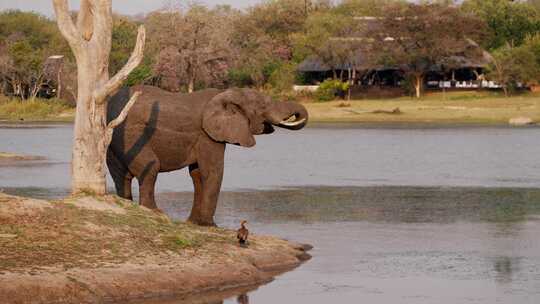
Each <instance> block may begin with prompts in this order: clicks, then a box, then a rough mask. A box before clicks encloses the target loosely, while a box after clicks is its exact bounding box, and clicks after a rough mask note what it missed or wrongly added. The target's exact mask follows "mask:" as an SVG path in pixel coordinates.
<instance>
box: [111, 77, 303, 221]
mask: <svg viewBox="0 0 540 304" xmlns="http://www.w3.org/2000/svg"><path fill="white" fill-rule="evenodd" d="M135 91H142V94H141V96H140V97H139V99H138V100H137V102H136V103H135V105H134V106H133V108H132V109H131V111H130V112H129V114H128V116H127V118H126V120H125V122H124V123H123V124H122V125H120V126H119V127H118V128H116V129H115V131H114V134H113V138H112V142H111V145H110V147H109V150H108V152H107V166H108V167H109V171H110V173H111V176H112V177H113V180H114V183H115V187H116V190H117V192H118V195H120V196H122V197H124V198H127V199H133V197H132V193H131V182H132V179H133V178H134V177H136V178H137V180H138V181H139V193H140V203H141V205H143V206H146V207H148V208H153V209H154V208H157V206H156V203H155V200H154V187H155V183H156V178H157V175H158V173H159V172H169V171H173V170H179V169H182V168H185V167H188V168H189V173H190V175H191V178H192V180H193V185H194V200H193V207H192V210H191V214H190V216H189V221H191V222H193V223H196V224H199V225H207V226H212V225H215V224H214V213H215V210H216V205H217V200H218V196H219V192H220V188H221V181H222V178H223V165H224V153H225V145H226V144H227V143H230V144H236V145H240V146H244V147H252V146H254V145H255V137H254V135H259V134H270V133H272V132H273V131H274V126H278V127H282V128H286V129H290V130H299V129H302V128H303V127H304V126H305V125H306V123H307V120H308V114H307V111H306V109H305V108H304V107H303V106H302V105H300V104H297V103H293V102H276V101H272V100H271V98H270V97H268V96H265V95H263V94H261V93H259V92H258V91H255V90H252V89H229V90H226V91H221V90H217V89H207V90H203V91H198V92H195V93H191V94H178V93H169V92H166V91H163V90H161V89H159V88H156V87H151V86H138V87H133V88H131V89H122V90H121V91H120V92H119V93H117V94H116V95H115V96H113V97H112V101H111V102H109V105H110V106H109V111H108V113H109V117H108V120H109V121H110V120H112V119H114V117H116V116H117V115H118V113H120V110H121V109H122V108H123V107H124V105H125V104H126V103H127V101H128V100H129V97H130V96H131V95H132V93H133V92H135Z"/></svg>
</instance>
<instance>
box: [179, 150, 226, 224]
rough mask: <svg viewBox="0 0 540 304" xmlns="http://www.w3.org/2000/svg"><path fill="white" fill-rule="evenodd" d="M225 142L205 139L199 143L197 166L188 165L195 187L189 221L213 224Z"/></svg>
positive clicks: (221, 174)
mask: <svg viewBox="0 0 540 304" xmlns="http://www.w3.org/2000/svg"><path fill="white" fill-rule="evenodd" d="M224 156H225V144H222V143H216V142H213V141H210V140H208V141H206V142H204V143H202V144H201V145H200V155H199V159H198V162H197V164H198V168H195V167H193V166H191V167H190V174H191V177H192V179H193V184H194V188H195V195H194V202H193V207H192V209H191V214H190V216H189V219H188V220H189V221H190V222H192V223H195V224H197V225H202V226H215V223H214V214H215V213H216V207H217V201H218V198H219V191H220V189H221V181H222V180H223V167H224Z"/></svg>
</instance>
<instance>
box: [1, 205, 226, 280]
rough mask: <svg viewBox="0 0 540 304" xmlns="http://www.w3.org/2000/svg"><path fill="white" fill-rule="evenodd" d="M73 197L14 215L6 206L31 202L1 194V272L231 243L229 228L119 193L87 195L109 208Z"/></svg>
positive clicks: (115, 260)
mask: <svg viewBox="0 0 540 304" xmlns="http://www.w3.org/2000/svg"><path fill="white" fill-rule="evenodd" d="M77 199H81V198H72V199H67V200H65V201H55V202H50V206H45V207H44V208H39V210H34V212H26V213H24V215H21V214H19V215H18V216H13V212H5V211H6V210H12V211H13V209H17V208H22V206H23V205H24V206H26V207H25V208H28V206H29V204H28V203H24V202H22V201H20V202H17V201H16V198H15V197H12V196H7V195H2V194H0V204H11V205H4V207H5V208H4V211H2V208H0V271H17V269H29V268H35V269H39V268H41V267H61V268H64V269H70V268H73V267H92V266H96V265H101V264H103V263H123V262H126V261H128V260H130V259H133V258H135V257H145V256H148V255H160V254H166V255H170V254H173V255H174V254H182V252H183V251H185V250H198V249H201V250H204V249H205V248H211V247H215V246H221V245H223V244H225V243H230V244H234V242H235V239H234V235H233V233H232V232H231V231H228V230H224V229H219V228H204V227H198V226H195V225H191V224H187V223H180V222H173V221H171V220H169V218H167V217H166V216H165V215H162V214H159V213H156V212H153V211H150V210H147V209H145V208H142V207H139V206H138V205H134V204H133V203H131V202H128V201H125V200H122V199H120V198H118V197H113V196H109V197H106V198H95V197H93V198H88V199H90V200H94V201H96V204H105V207H106V205H107V204H109V205H110V207H111V208H109V209H110V210H95V209H88V208H80V207H78V206H77V205H75V204H73V203H72V201H73V200H77ZM113 207H114V208H118V207H120V208H121V210H123V212H113V211H115V209H114V208H113Z"/></svg>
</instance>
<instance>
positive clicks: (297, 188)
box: [0, 125, 540, 304]
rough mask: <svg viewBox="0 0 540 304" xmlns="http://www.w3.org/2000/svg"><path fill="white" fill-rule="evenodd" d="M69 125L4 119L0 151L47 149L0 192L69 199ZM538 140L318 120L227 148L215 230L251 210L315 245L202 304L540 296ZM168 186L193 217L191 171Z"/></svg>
mask: <svg viewBox="0 0 540 304" xmlns="http://www.w3.org/2000/svg"><path fill="white" fill-rule="evenodd" d="M71 130H72V129H71V126H70V125H53V126H47V127H38V128H12V127H9V128H6V127H4V128H0V151H4V152H15V153H27V154H33V155H42V156H46V157H47V158H48V160H47V161H36V162H30V163H25V164H17V165H11V166H4V167H1V168H0V188H4V189H5V191H7V192H11V193H17V194H24V195H31V196H36V197H57V196H62V195H64V194H65V193H66V192H67V188H68V186H69V154H70V150H69V149H70V145H71V132H72V131H71ZM538 138H540V129H538V128H524V129H513V128H506V127H459V126H452V127H438V128H434V127H430V126H425V127H415V128H405V127H385V126H358V125H357V126H352V125H319V126H315V127H311V128H308V129H306V130H303V131H299V132H294V133H293V132H278V134H275V135H270V136H263V137H258V138H257V139H258V144H257V146H256V147H255V148H253V149H242V148H237V147H229V149H228V152H227V160H226V170H227V171H226V174H225V175H226V176H225V180H224V190H225V191H224V192H223V193H222V196H221V198H220V204H219V209H218V212H217V215H216V221H217V223H218V225H220V226H225V227H231V228H234V227H236V226H237V225H238V224H237V223H238V221H239V220H240V219H247V220H248V222H249V223H250V229H251V231H253V232H254V233H259V234H272V235H277V236H281V237H283V238H287V239H292V240H295V241H299V242H305V243H310V244H312V245H314V247H315V248H314V249H313V251H312V252H311V253H312V255H313V259H312V260H310V261H309V262H307V263H306V264H304V265H302V266H301V267H300V268H298V269H296V270H295V271H292V272H289V273H287V274H284V275H282V276H279V277H278V278H277V279H276V280H275V281H274V282H272V283H270V284H268V285H264V286H261V287H259V288H257V289H255V290H252V291H250V292H247V293H245V291H242V292H243V293H244V294H243V295H241V296H232V295H231V294H227V295H221V296H220V295H205V296H206V297H205V298H201V299H200V300H201V301H202V302H201V303H205V301H206V302H208V303H210V302H211V303H219V302H221V300H223V301H224V303H237V302H238V303H256V304H262V303H332V302H333V303H449V304H450V303H540V242H539V235H540V144H538ZM158 183H159V185H158V190H159V194H158V204H159V205H160V207H161V208H162V209H163V210H165V211H166V212H167V213H168V214H170V215H171V216H172V217H174V218H176V219H184V218H185V217H186V216H187V213H188V212H189V208H190V204H191V195H192V194H191V193H190V192H189V191H191V182H190V180H189V179H188V178H187V172H185V171H180V172H175V173H171V174H164V175H162V176H160V178H159V181H158ZM231 296H232V297H231ZM220 297H224V298H225V299H221V298H220ZM216 300H217V302H216ZM190 301H191V300H190ZM151 303H152V304H154V303H160V304H161V303H163V304H165V303H167V304H169V303H183V302H181V301H180V300H171V301H165V300H160V301H153V302H151Z"/></svg>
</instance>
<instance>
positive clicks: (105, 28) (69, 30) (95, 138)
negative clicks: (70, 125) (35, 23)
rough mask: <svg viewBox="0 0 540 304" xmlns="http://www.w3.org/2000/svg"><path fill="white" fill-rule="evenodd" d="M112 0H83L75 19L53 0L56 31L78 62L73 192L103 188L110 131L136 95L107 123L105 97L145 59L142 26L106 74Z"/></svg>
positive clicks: (98, 191)
mask: <svg viewBox="0 0 540 304" xmlns="http://www.w3.org/2000/svg"><path fill="white" fill-rule="evenodd" d="M111 2H112V0H82V1H81V7H80V11H79V13H78V16H77V20H76V23H75V22H74V21H73V19H72V18H71V14H70V12H69V7H68V3H67V0H53V5H54V11H55V13H56V19H57V23H58V27H59V28H60V32H61V33H62V35H63V36H64V38H66V40H67V41H68V43H69V46H70V48H71V50H72V51H73V54H74V55H75V59H76V62H77V83H78V85H77V87H78V94H77V110H76V114H75V127H74V139H73V150H72V165H71V166H72V168H71V170H72V188H71V190H72V193H80V192H83V191H91V192H93V193H95V194H98V195H103V194H105V193H106V188H107V187H106V178H105V172H106V170H105V159H106V151H107V148H108V146H109V144H110V141H111V136H112V130H113V129H114V128H115V127H116V126H118V125H119V124H120V123H121V122H122V120H124V119H125V117H126V116H127V113H128V111H129V110H130V108H131V106H132V105H133V104H134V103H135V100H136V99H137V97H138V95H139V94H134V95H133V96H132V98H131V100H130V101H129V102H128V104H127V105H126V106H125V108H124V109H123V110H122V112H121V113H120V115H119V116H118V118H117V119H115V120H113V121H112V122H111V123H109V124H107V97H109V96H110V95H112V94H114V93H115V92H116V91H117V90H118V89H119V88H120V87H121V85H122V83H123V82H124V81H125V80H126V79H127V77H128V75H129V74H130V73H131V71H133V69H135V68H136V67H137V66H138V65H139V63H140V62H141V61H142V59H143V49H144V44H145V36H146V34H145V28H144V26H140V27H139V30H138V34H137V42H136V45H135V48H134V50H133V53H132V54H131V57H130V58H129V60H128V62H127V63H126V65H125V66H124V67H123V68H122V69H121V70H120V71H119V72H118V73H117V74H116V75H114V76H113V77H110V76H109V55H110V51H111V39H112V26H113V14H112V3H111Z"/></svg>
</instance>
